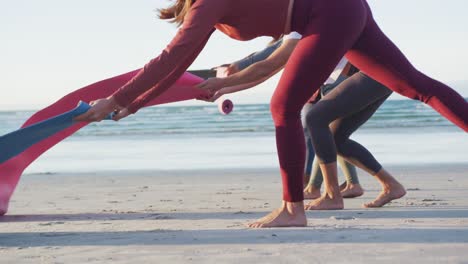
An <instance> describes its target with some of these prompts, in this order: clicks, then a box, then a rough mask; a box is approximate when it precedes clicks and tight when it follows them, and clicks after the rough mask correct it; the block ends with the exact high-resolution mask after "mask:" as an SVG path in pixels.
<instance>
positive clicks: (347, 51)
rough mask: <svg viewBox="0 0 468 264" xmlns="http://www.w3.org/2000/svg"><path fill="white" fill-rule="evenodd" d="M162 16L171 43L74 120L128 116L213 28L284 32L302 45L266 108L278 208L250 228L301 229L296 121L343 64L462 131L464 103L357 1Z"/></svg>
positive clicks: (466, 113) (330, 193)
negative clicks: (276, 165)
mask: <svg viewBox="0 0 468 264" xmlns="http://www.w3.org/2000/svg"><path fill="white" fill-rule="evenodd" d="M265 7H268V9H265ZM160 17H161V18H162V19H172V21H174V22H178V23H179V24H181V28H180V30H179V31H178V33H177V34H176V36H175V37H174V39H173V40H172V41H171V43H170V44H169V45H168V46H167V48H166V49H164V51H163V52H162V53H161V54H160V55H159V56H158V57H157V58H155V59H153V60H151V61H150V62H149V63H148V64H147V65H145V67H144V68H143V69H142V70H141V71H140V72H139V73H138V74H137V75H136V76H135V77H134V78H133V79H132V80H131V81H129V82H128V83H127V84H125V85H124V86H122V87H121V88H120V89H119V90H118V91H117V92H115V93H114V94H112V95H111V96H109V97H108V98H102V99H99V100H96V101H93V102H92V107H91V109H90V110H89V111H88V112H86V113H84V114H83V115H81V116H78V117H77V118H76V120H77V121H84V122H92V121H100V120H102V119H104V118H105V117H106V116H107V115H108V114H109V113H111V112H116V115H115V117H114V120H119V119H122V118H124V117H126V116H128V115H129V114H131V113H136V112H137V111H138V109H140V108H141V107H142V106H144V105H145V104H146V103H147V102H149V101H150V100H152V99H153V98H155V97H157V96H159V95H161V94H162V93H163V92H164V91H166V90H167V89H168V88H169V87H170V86H171V84H173V83H174V82H175V81H176V80H177V79H178V78H179V77H180V76H181V75H182V74H183V73H184V72H185V70H186V69H187V68H188V67H189V66H190V65H191V64H192V62H193V61H194V60H195V59H196V57H197V56H198V54H199V53H200V52H201V50H203V47H204V46H205V44H206V42H207V41H208V39H209V38H210V36H211V34H212V33H213V32H214V31H215V30H216V29H218V30H220V31H222V32H223V33H225V34H226V35H228V36H230V37H231V38H234V39H237V40H251V39H253V38H256V37H259V36H271V37H273V38H278V37H279V36H280V35H282V34H288V33H289V32H291V31H296V32H298V33H300V34H302V36H303V38H302V39H301V41H299V43H298V44H297V46H296V48H295V49H294V52H293V53H292V55H291V57H290V59H289V60H288V63H287V64H286V67H285V70H284V72H283V74H282V76H281V79H280V81H279V84H278V86H277V88H276V89H275V93H274V94H273V97H272V100H271V104H270V108H271V112H272V116H273V121H274V125H275V128H276V144H277V149H278V158H279V161H280V168H281V176H282V182H283V203H282V205H281V206H280V208H278V209H277V210H274V211H273V212H271V213H270V214H268V215H267V216H266V217H263V218H261V219H259V220H257V221H255V222H253V223H251V224H250V225H249V226H250V227H252V228H262V227H289V226H306V225H307V218H306V215H305V211H304V196H303V180H302V177H303V174H304V163H305V143H304V138H303V137H304V135H303V129H302V125H301V120H300V112H301V109H302V107H303V106H304V104H305V103H306V102H307V100H308V99H309V98H310V97H311V96H312V95H313V94H314V93H315V91H316V90H317V89H318V88H319V87H320V85H321V84H322V83H323V82H324V81H325V80H326V78H327V77H328V76H329V75H330V73H331V71H332V70H333V68H334V67H335V66H336V65H337V64H338V62H339V60H340V59H341V58H342V57H343V56H345V55H346V58H347V59H348V60H349V61H350V62H351V63H352V64H353V65H355V66H356V67H358V68H359V69H361V70H362V71H364V72H366V74H368V75H369V77H371V78H372V79H374V80H376V81H378V82H379V83H382V84H383V85H385V86H387V87H389V88H390V89H392V90H394V91H396V92H398V93H400V94H402V95H404V96H406V97H409V98H411V99H417V100H420V101H422V102H424V103H426V104H428V105H430V106H431V107H432V108H434V109H435V110H436V111H438V112H439V113H440V114H441V115H443V116H444V117H445V118H447V119H448V120H450V121H451V122H453V123H454V124H456V125H457V126H459V127H460V128H462V129H463V130H464V131H468V103H467V102H466V101H465V99H464V98H463V97H461V96H460V95H459V94H458V93H457V92H456V91H454V90H453V89H451V88H450V87H448V86H446V85H445V84H442V83H440V82H438V81H436V80H433V79H431V78H429V77H428V76H426V75H424V74H423V73H421V72H419V71H418V70H416V69H415V68H414V67H413V65H411V63H410V62H409V61H408V60H407V59H406V57H405V56H404V55H403V53H402V52H401V51H400V50H399V49H398V48H397V47H396V46H395V45H394V44H393V43H392V42H391V41H390V39H388V38H387V37H386V36H385V34H384V33H383V32H382V31H381V30H380V29H379V27H378V26H377V24H376V22H375V21H374V18H373V17H372V12H371V10H370V7H369V5H368V4H367V2H366V1H365V0H346V1H343V0H276V1H271V0H196V1H194V0H177V1H175V2H174V3H173V4H172V5H171V6H170V7H169V8H166V9H163V10H161V12H160ZM311 72H312V73H313V74H312V75H311V74H310V73H311ZM219 86H220V87H219V88H221V87H229V86H232V85H231V84H229V83H221V84H220V85H219ZM212 92H215V91H212ZM361 96H368V95H361ZM325 127H326V129H323V130H320V131H317V132H318V133H319V134H317V137H318V138H321V139H323V140H324V141H323V142H321V144H320V145H317V144H316V143H317V142H314V149H315V150H316V151H317V153H326V155H323V156H322V155H317V156H318V157H319V158H320V161H321V164H320V168H321V170H322V173H323V174H324V179H325V193H324V196H322V198H323V199H321V202H320V204H318V205H317V206H316V207H319V206H320V207H322V208H325V207H327V208H332V207H336V208H338V207H342V200H341V195H340V189H339V185H338V179H337V168H336V167H337V165H336V149H335V147H334V140H333V136H332V134H331V131H330V130H329V128H328V126H325ZM323 148H325V149H323Z"/></svg>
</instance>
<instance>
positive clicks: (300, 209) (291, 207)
mask: <svg viewBox="0 0 468 264" xmlns="http://www.w3.org/2000/svg"><path fill="white" fill-rule="evenodd" d="M283 208H284V209H286V211H287V212H288V213H289V214H291V215H296V214H299V213H303V214H304V213H305V211H304V201H300V202H286V201H283Z"/></svg>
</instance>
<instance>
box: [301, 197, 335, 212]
mask: <svg viewBox="0 0 468 264" xmlns="http://www.w3.org/2000/svg"><path fill="white" fill-rule="evenodd" d="M343 207H344V204H343V198H341V196H335V197H333V198H331V197H330V196H328V194H324V195H323V196H322V197H320V198H318V199H315V200H313V201H312V202H310V203H308V204H307V205H306V206H305V209H306V210H341V209H343Z"/></svg>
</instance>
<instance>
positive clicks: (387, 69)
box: [346, 4, 468, 131]
mask: <svg viewBox="0 0 468 264" xmlns="http://www.w3.org/2000/svg"><path fill="white" fill-rule="evenodd" d="M366 8H367V10H368V20H367V25H366V27H365V29H364V31H363V33H362V34H361V36H360V38H359V39H358V41H357V42H356V43H355V45H354V46H353V47H352V48H351V49H350V50H349V52H348V53H347V54H346V57H347V58H348V59H349V61H351V63H353V64H354V65H355V66H356V67H358V68H359V69H361V70H362V71H363V72H365V73H366V74H368V75H369V76H370V77H371V78H372V79H374V80H376V81H378V82H380V83H382V84H383V85H385V86H387V87H388V88H390V89H392V90H394V91H395V92H397V93H399V94H402V95H404V96H406V97H409V98H411V99H416V100H419V101H421V102H424V103H426V104H428V105H430V106H431V107H432V108H434V109H435V110H436V111H437V112H439V113H440V114H441V115H442V116H444V117H445V118H447V119H448V120H450V121H451V122H453V123H454V124H455V125H457V126H459V127H460V128H461V129H463V130H464V131H468V103H467V102H466V101H465V99H464V98H463V97H462V96H460V95H459V94H458V93H457V92H456V91H454V90H452V89H451V88H450V87H448V86H447V85H445V84H443V83H440V82H438V81H436V80H433V79H431V78H429V77H428V76H426V75H424V74H423V73H421V72H419V71H418V70H416V69H415V68H414V67H413V65H411V63H410V62H409V61H408V60H407V59H406V57H405V56H404V55H403V53H402V52H401V51H400V50H399V49H398V47H396V46H395V45H394V44H393V43H392V42H391V41H390V39H388V38H387V37H386V36H385V34H384V33H383V32H382V31H381V30H380V28H379V27H378V26H377V24H376V23H375V21H374V19H373V18H372V14H371V11H370V9H369V7H368V6H367V4H366Z"/></svg>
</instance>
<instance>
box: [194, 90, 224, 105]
mask: <svg viewBox="0 0 468 264" xmlns="http://www.w3.org/2000/svg"><path fill="white" fill-rule="evenodd" d="M224 94H225V93H224V92H223V89H221V90H219V91H217V92H215V93H214V94H208V95H207V96H201V97H198V98H197V100H201V101H205V102H211V103H212V102H214V101H216V100H218V99H219V98H220V97H221V96H223V95H224Z"/></svg>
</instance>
